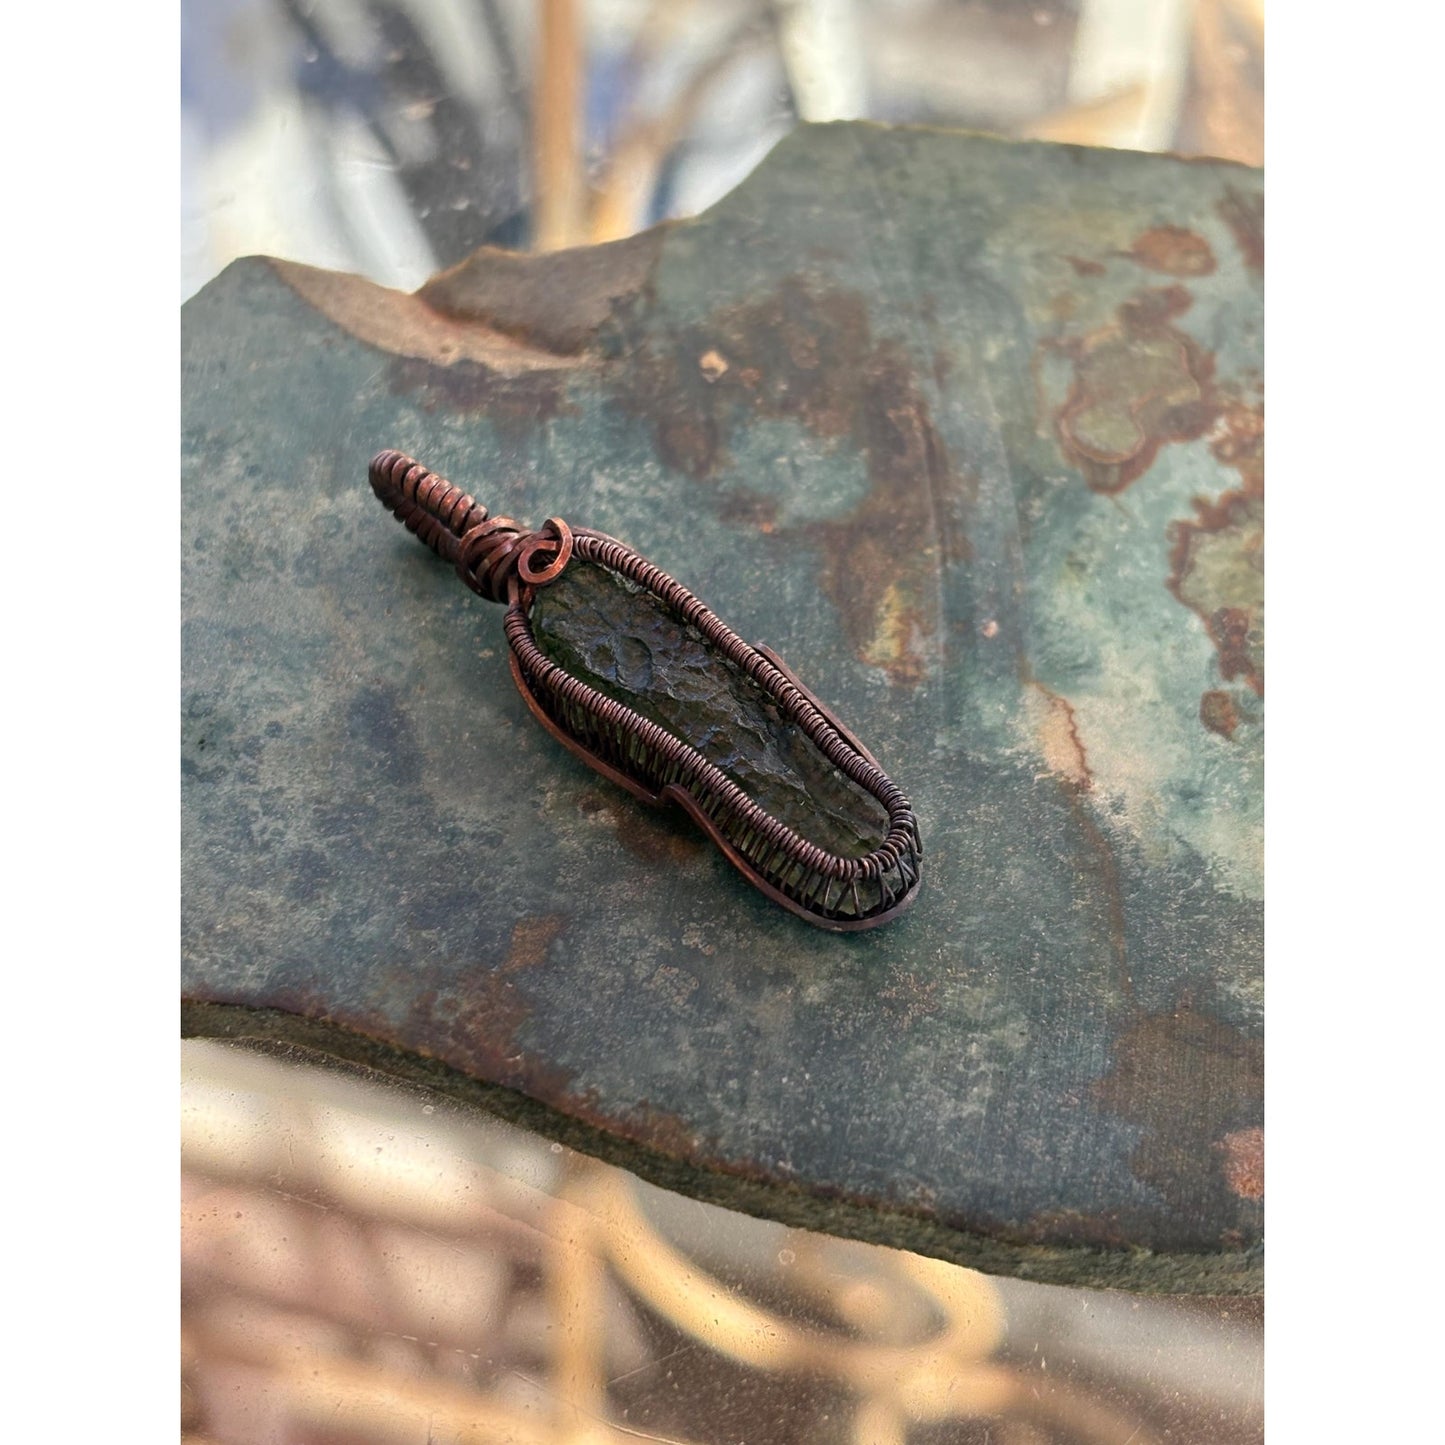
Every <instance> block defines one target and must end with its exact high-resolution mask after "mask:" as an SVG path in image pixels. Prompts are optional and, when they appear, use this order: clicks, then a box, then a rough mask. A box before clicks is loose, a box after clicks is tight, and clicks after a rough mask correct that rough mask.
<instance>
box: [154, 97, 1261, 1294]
mask: <svg viewBox="0 0 1445 1445" xmlns="http://www.w3.org/2000/svg"><path fill="white" fill-rule="evenodd" d="M1260 193H1261V181H1260V177H1259V176H1258V174H1257V173H1256V172H1253V171H1249V170H1244V169H1241V168H1239V167H1236V166H1229V165H1223V164H1218V165H1216V164H1200V163H1186V162H1182V161H1178V160H1175V159H1171V158H1163V157H1149V156H1142V155H1133V154H1127V153H1117V152H1103V151H1087V150H1079V149H1074V148H1068V147H1054V146H1045V145H1012V144H1006V143H1002V142H995V141H990V140H986V139H980V138H974V137H966V136H959V135H950V134H943V133H934V132H927V131H890V130H887V129H882V128H878V127H873V126H866V125H845V126H828V127H818V128H806V129H804V130H801V131H799V132H797V133H795V134H794V135H793V136H792V137H791V138H790V139H788V140H787V141H785V142H784V143H783V144H782V145H781V146H780V147H779V148H778V150H776V151H775V152H774V153H773V155H772V156H771V157H770V158H769V159H768V161H767V162H765V163H764V165H763V166H762V167H761V169H760V170H759V171H758V172H757V173H756V174H755V175H754V176H753V177H752V178H751V179H750V180H749V181H748V182H747V183H746V184H745V185H744V186H743V187H741V188H740V189H739V190H738V191H737V192H735V193H734V194H733V195H732V196H730V197H729V198H728V199H727V200H725V201H724V202H723V203H721V204H720V205H719V206H717V207H715V208H714V209H713V210H712V211H710V212H708V213H707V214H706V215H704V216H703V217H701V218H699V219H698V220H697V221H694V222H689V223H686V224H679V225H673V226H669V227H666V228H662V229H660V230H658V231H654V232H652V233H649V234H648V235H646V236H643V237H639V238H637V239H636V240H634V241H629V242H623V243H619V244H618V245H616V246H613V247H606V248H599V249H597V250H595V251H591V252H585V253H577V254H575V255H567V254H563V255H559V256H552V257H548V258H547V259H546V260H545V261H539V262H537V263H535V264H536V266H537V267H538V268H542V267H545V268H546V270H545V275H544V274H543V271H542V270H541V269H538V270H537V271H536V272H535V273H530V272H529V269H528V268H529V265H531V264H532V263H528V262H525V261H522V260H519V258H516V257H512V256H506V257H502V256H498V255H489V254H486V253H479V254H478V255H477V256H476V257H474V258H473V259H471V260H470V261H468V262H466V263H464V264H463V265H462V266H461V267H459V268H458V269H457V270H455V271H453V272H451V273H449V274H448V275H446V276H444V277H442V278H439V279H438V280H437V281H434V282H433V283H431V284H430V285H429V286H428V287H427V288H424V290H423V291H422V292H421V293H419V294H418V296H416V297H407V296H400V295H397V294H395V293H387V292H383V291H380V290H378V289H377V288H375V287H372V286H370V285H369V284H368V283H366V282H364V281H360V280H356V279H353V278H342V277H335V276H328V275H325V274H322V273H317V272H311V271H307V270H305V269H304V268H299V267H296V266H292V265H286V264H282V263H273V262H266V261H259V260H258V261H248V262H243V263H239V264H237V265H236V266H233V267H232V268H231V269H230V270H229V271H227V272H226V273H225V274H224V275H223V276H222V277H221V278H219V279H218V280H217V281H216V282H214V283H213V284H212V285H211V286H209V287H208V288H207V289H206V290H205V291H204V292H202V293H201V295H199V296H198V297H196V298H195V299H194V300H193V301H192V302H190V303H189V304H188V305H187V307H186V309H185V313H184V384H185V395H184V422H185V440H184V489H185V490H184V507H183V518H184V522H183V529H184V618H185V637H184V654H183V656H184V663H183V667H184V698H183V766H184V769H185V781H184V788H183V814H184V815H183V826H184V880H183V884H184V903H183V949H184V971H183V972H184V976H183V990H184V996H185V999H186V1000H187V1006H186V1014H185V1021H186V1027H187V1028H188V1029H189V1030H191V1031H193V1032H202V1033H223V1032H230V1033H240V1034H250V1035H254V1036H258V1037H267V1038H273V1039H281V1040H301V1041H305V1042H308V1043H312V1044H319V1045H321V1046H322V1047H325V1048H329V1049H331V1050H332V1051H333V1052H338V1053H344V1054H347V1055H349V1056H351V1057H354V1058H362V1059H365V1060H367V1061H369V1062H372V1063H374V1064H377V1065H378V1066H380V1067H384V1068H386V1069H388V1070H390V1071H393V1072H398V1073H411V1074H424V1075H425V1076H426V1077H428V1078H429V1079H431V1080H432V1081H433V1082H441V1083H443V1084H444V1085H445V1086H447V1087H449V1088H451V1089H452V1090H453V1091H454V1092H456V1093H458V1094H460V1095H464V1096H468V1097H473V1098H476V1099H478V1100H479V1101H481V1102H483V1103H485V1104H487V1105H488V1106H489V1107H492V1108H495V1109H500V1110H501V1111H503V1112H504V1113H507V1114H509V1115H510V1116H511V1117H514V1118H518V1119H522V1120H524V1121H525V1122H527V1123H529V1124H531V1125H533V1126H534V1127H538V1128H541V1129H543V1130H548V1131H551V1132H552V1133H553V1134H554V1135H555V1136H557V1137H559V1138H565V1139H567V1140H568V1141H569V1142H572V1143H576V1144H579V1145H580V1146H581V1147H584V1148H588V1149H591V1150H593V1151H594V1152H598V1153H602V1154H606V1155H607V1156H608V1157H610V1158H613V1159H619V1160H621V1161H622V1162H625V1163H627V1164H629V1165H630V1166H631V1167H633V1168H635V1169H637V1170H638V1171H639V1172H641V1173H644V1174H646V1175H648V1176H649V1177H651V1178H653V1179H656V1180H658V1181H659V1182H662V1183H665V1184H667V1185H669V1186H671V1187H673V1188H677V1189H682V1190H685V1191H690V1192H692V1193H694V1194H697V1195H700V1196H705V1197H708V1198H712V1199H720V1200H722V1201H724V1202H728V1203H732V1204H735V1205H737V1206H738V1207H742V1208H747V1209H752V1210H755V1211H757V1212H761V1213H767V1214H772V1215H775V1216H778V1217H782V1218H786V1219H788V1220H789V1221H792V1222H796V1223H802V1224H806V1225H810V1226H813V1227H817V1228H822V1229H827V1230H830V1231H832V1232H835V1233H841V1234H851V1235H856V1236H861V1237H866V1238H870V1239H875V1240H881V1241H884V1242H887V1243H891V1244H896V1245H899V1246H903V1247H907V1248H912V1249H917V1250H921V1251H924V1252H927V1253H932V1254H936V1255H940V1256H944V1257H947V1258H951V1259H955V1260H959V1261H963V1262H967V1263H974V1264H978V1265H980V1266H981V1267H984V1268H988V1269H992V1270H995V1271H999V1272H1004V1273H1012V1274H1019V1275H1030V1276H1032V1277H1034V1278H1038V1279H1051V1280H1059V1281H1075V1282H1082V1283H1096V1284H1117V1285H1121V1286H1125V1287H1130V1288H1139V1289H1180V1290H1211V1291H1216V1292H1222V1291H1243V1292H1248V1291H1253V1290H1255V1289H1257V1288H1258V1287H1259V1283H1260V1277H1261V1249H1262V1217H1263V1216H1262V1211H1263V1202H1262V1195H1263V1183H1262V1166H1261V1157H1262V1143H1263V1134H1262V1105H1261V1089H1262V1042H1261V1038H1262V1033H1261V1030H1262V982H1261V952H1262V902H1261V863H1260V852H1261V814H1262V798H1261V767H1262V748H1263V742H1262V729H1263V690H1264V666H1263V621H1264V619H1263V591H1262V537H1263V473H1262V461H1261V458H1262V434H1263V421H1262V417H1263V403H1262V393H1261V382H1260V363H1261V308H1260V288H1261V276H1260V266H1261V252H1260V246H1259V234H1260ZM383 446H396V447H400V448H401V449H403V450H405V451H409V452H412V453H413V454H416V455H420V456H424V457H425V458H426V459H427V460H428V462H429V463H430V464H431V465H433V466H434V467H436V468H437V469H438V470H439V471H441V472H443V473H444V474H446V475H448V476H450V477H451V478H452V479H453V480H455V481H457V482H459V483H461V484H462V485H464V486H466V487H467V488H468V489H469V490H471V491H472V492H474V493H475V494H476V495H477V497H478V499H479V500H481V501H482V502H484V503H486V504H487V505H489V506H491V507H492V508H493V510H494V511H498V512H506V513H508V514H509V515H512V516H515V517H518V518H521V519H523V520H525V521H529V522H532V523H537V522H540V521H541V519H542V518H543V517H546V516H549V515H556V514H560V515H562V516H565V517H568V518H569V519H571V520H573V521H574V522H577V523H580V524H583V525H587V526H591V527H595V528H598V529H600V530H602V531H606V532H609V533H611V534H612V535H614V536H618V537H622V538H624V539H626V540H627V541H628V542H630V543H631V544H632V545H633V546H635V547H636V548H637V549H638V550H640V551H641V552H643V553H644V554H645V555H647V556H648V557H650V558H652V559H653V560H654V561H656V562H657V563H658V564H659V565H661V566H663V567H665V568H666V569H667V570H668V571H670V572H671V573H672V574H673V575H674V576H676V577H677V578H678V579H679V580H681V581H682V582H684V583H685V584H686V585H688V586H690V587H692V588H693V589H694V590H695V591H697V592H698V593H699V594H700V595H702V596H704V597H705V598H706V599H707V600H708V602H709V603H710V604H711V605H712V606H713V607H714V608H716V610H717V611H718V612H719V613H720V614H721V615H722V616H723V617H724V618H725V619H726V620H727V621H728V622H729V623H731V624H732V625H733V626H734V627H736V628H737V630H738V631H739V632H740V633H742V634H743V635H744V636H746V637H748V638H750V639H754V640H757V641H760V642H766V643H768V644H769V645H771V646H772V647H773V648H775V649H776V650H777V651H778V652H779V653H780V654H781V655H782V656H783V657H784V658H786V659H787V660H788V662H789V663H790V664H791V665H792V666H793V667H794V668H795V669H796V670H797V671H798V673H799V674H800V676H801V677H802V679H803V680H804V681H805V682H806V683H807V684H808V685H809V686H810V687H811V688H812V689H813V690H814V691H815V692H816V693H817V694H818V695H819V696H820V697H821V698H822V699H823V700H824V701H825V702H826V703H827V704H828V705H829V706H831V707H833V708H835V709H836V711H837V712H838V714H839V716H840V717H841V718H842V719H843V720H844V721H845V722H846V723H848V724H849V725H850V726H851V727H852V728H853V729H854V730H855V731H856V732H857V733H858V734H859V735H860V736H863V737H866V738H867V739H868V741H869V743H870V745H871V746H872V747H873V749H874V751H875V752H877V754H878V756H879V761H880V762H881V763H882V764H883V765H884V767H885V768H887V770H888V771H889V773H890V774H891V775H892V776H894V777H896V778H897V779H898V781H899V782H900V783H901V784H902V785H903V786H904V788H905V789H906V790H907V791H908V792H909V794H910V796H911V797H912V799H913V801H914V805H915V808H916V810H917V812H918V815H919V819H920V823H921V825H922V829H923V835H924V843H925V849H926V854H925V859H924V864H925V870H926V872H925V882H924V886H923V889H922V892H921V894H920V896H919V899H918V901H917V903H916V905H915V907H914V908H913V910H912V911H911V912H910V913H909V914H907V915H906V916H904V917H903V918H901V919H900V920H898V921H896V922H894V923H892V924H890V925H889V926H887V927H885V928H883V929H881V930H879V931H878V932H876V933H873V934H868V935H853V936H847V935H844V936H837V935H828V934H821V933H818V932H817V931H816V930H813V929H809V928H807V927H806V926H804V925H803V924H801V923H799V922H798V921H797V920H796V919H793V918H791V917H789V916H788V915H787V914H785V913H783V912H781V911H780V910H778V909H776V908H774V907H772V906H771V905H770V904H769V903H768V902H767V901H766V900H765V899H763V898H761V897H759V896H757V895H755V894H754V893H753V892H752V890H751V889H749V888H748V887H747V886H746V884H745V883H744V882H742V880H741V879H739V878H738V877H736V875H734V873H733V871H732V870H731V869H730V868H729V867H728V865H727V864H726V862H725V861H724V860H723V859H722V858H721V857H719V856H718V855H717V853H716V852H715V850H713V849H711V848H709V847H706V846H704V845H703V844H702V842H701V841H700V839H699V838H698V837H697V836H696V835H695V833H694V832H693V831H691V829H690V827H689V826H688V825H687V824H686V822H684V821H679V820H677V819H675V818H671V817H669V816H666V815H661V814H650V813H647V812H645V811H644V810H642V809H641V808H640V806H639V805H638V804H637V803H636V802H635V801H634V800H633V799H632V798H630V797H628V796H626V795H624V794H623V793H622V792H621V791H620V790H617V789H614V788H613V787H612V786H611V785H609V784H607V783H606V782H603V781H600V780H599V779H597V778H596V777H595V776H594V775H592V774H591V773H590V772H588V771H587V770H586V769H585V768H584V767H583V766H582V764H581V763H579V762H577V761H576V760H575V759H573V758H572V757H570V756H569V755H568V754H567V753H565V752H564V751H563V750H562V749H561V748H560V747H559V746H558V745H557V744H556V743H555V742H554V741H553V740H552V739H551V738H549V737H547V736H546V735H544V734H543V733H542V732H541V731H540V730H539V729H538V728H536V726H535V725H534V724H533V722H532V720H531V719H530V717H529V716H528V715H527V713H526V709H525V705H524V704H523V702H522V700H521V699H520V698H519V697H518V695H517V693H516V691H515V689H514V688H513V686H512V684H511V681H510V678H509V676H508V674H507V663H506V647H505V644H504V642H503V640H502V638H501V635H500V627H499V618H498V615H497V613H496V611H495V609H491V608H489V607H488V606H487V605H486V604H485V603H483V602H481V601H479V600H478V599H476V598H474V597H472V596H471V595H470V594H468V593H467V592H466V591H465V590H464V589H462V588H461V587H460V586H459V585H458V584H457V581H456V578H455V576H454V574H453V573H452V572H451V570H450V569H449V568H447V567H445V566H443V565H441V564H439V563H438V562H437V561H436V559H435V558H432V557H431V556H430V555H429V554H427V553H426V552H425V551H424V550H423V549H421V548H419V547H418V546H417V545H416V543H415V542H414V541H413V540H412V539H410V538H409V537H407V536H406V535H405V533H403V532H402V531H401V530H400V529H399V528H397V527H396V526H395V525H394V524H392V523H391V522H390V521H389V519H388V518H387V517H386V516H385V515H384V513H382V511H381V510H380V508H379V507H378V506H377V504H376V502H375V500H374V498H373V497H372V496H371V492H370V489H369V487H368V485H367V481H366V475H365V471H366V463H367V460H368V459H369V458H370V456H371V455H372V454H373V453H374V452H375V451H377V450H378V449H380V448H381V447H383Z"/></svg>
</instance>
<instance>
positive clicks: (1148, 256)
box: [1125, 226, 1215, 276]
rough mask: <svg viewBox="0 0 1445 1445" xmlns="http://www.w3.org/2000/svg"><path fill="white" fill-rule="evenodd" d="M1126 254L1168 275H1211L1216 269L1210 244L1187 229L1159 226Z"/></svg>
mask: <svg viewBox="0 0 1445 1445" xmlns="http://www.w3.org/2000/svg"><path fill="white" fill-rule="evenodd" d="M1125 254H1126V255H1127V256H1129V258H1130V259H1131V260H1134V261H1137V262H1138V263H1139V265H1141V266H1145V267H1147V268H1148V269H1149V270H1151V271H1162V272H1164V274H1165V275H1167V276H1208V275H1209V274H1210V273H1211V272H1212V271H1213V270H1214V269H1215V260H1214V252H1213V251H1211V250H1210V249H1209V242H1208V241H1206V240H1205V239H1204V237H1203V236H1197V235H1195V233H1194V232H1193V231H1187V230H1185V229H1184V227H1183V226H1155V227H1154V228H1153V229H1152V230H1148V231H1145V232H1144V233H1143V234H1142V235H1141V236H1139V237H1138V238H1137V239H1136V240H1135V242H1134V245H1133V246H1132V247H1131V248H1130V250H1129V251H1127V252H1126V253H1125Z"/></svg>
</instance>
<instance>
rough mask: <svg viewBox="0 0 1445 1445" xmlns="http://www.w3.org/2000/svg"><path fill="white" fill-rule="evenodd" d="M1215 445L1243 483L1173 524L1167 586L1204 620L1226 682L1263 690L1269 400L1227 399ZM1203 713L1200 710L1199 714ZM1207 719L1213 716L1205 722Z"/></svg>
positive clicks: (1217, 454) (1200, 501)
mask: <svg viewBox="0 0 1445 1445" xmlns="http://www.w3.org/2000/svg"><path fill="white" fill-rule="evenodd" d="M1219 421H1220V430H1219V433H1218V435H1217V436H1216V437H1215V440H1214V441H1213V443H1212V445H1211V448H1210V449H1211V451H1212V452H1213V453H1214V455H1215V457H1217V458H1218V459H1219V460H1220V461H1221V462H1223V463H1224V464H1225V465H1227V466H1232V467H1234V468H1235V469H1236V470H1237V471H1238V472H1239V475H1240V481H1241V486H1240V487H1239V488H1238V489H1236V490H1233V491H1228V492H1225V493H1224V494H1223V495H1221V496H1220V497H1217V498H1216V499H1215V500H1213V501H1209V500H1207V499H1203V498H1201V499H1197V500H1196V501H1195V503H1194V512H1195V515H1194V516H1193V517H1192V518H1191V519H1189V520H1187V521H1178V522H1174V523H1173V524H1172V525H1171V526H1170V529H1169V542H1170V553H1169V560H1170V573H1169V581H1168V586H1169V590H1170V591H1171V592H1172V593H1173V594H1174V595H1175V597H1176V598H1178V599H1179V601H1180V602H1182V603H1183V604H1184V605H1185V606H1186V607H1188V608H1189V609H1190V610H1191V611H1192V612H1194V613H1195V614H1197V616H1198V617H1199V618H1200V619H1201V621H1202V622H1203V623H1204V626H1205V629H1206V630H1207V632H1208V633H1209V637H1210V640H1211V641H1212V642H1213V643H1214V646H1215V648H1216V650H1217V651H1218V653H1219V670H1220V674H1221V676H1222V677H1223V678H1224V680H1225V681H1226V682H1232V681H1234V680H1235V679H1236V678H1242V679H1243V680H1244V681H1245V682H1246V683H1247V684H1248V685H1249V687H1250V688H1252V689H1253V690H1254V692H1255V693H1256V694H1258V695H1259V696H1261V697H1262V696H1263V695H1264V408H1263V406H1262V405H1259V406H1250V405H1247V404H1246V403H1244V402H1242V401H1239V400H1237V399H1234V398H1231V399H1228V400H1227V401H1225V402H1224V403H1223V405H1222V408H1221V413H1220V418H1219ZM1201 715H1202V714H1201ZM1206 726H1208V723H1207V722H1206Z"/></svg>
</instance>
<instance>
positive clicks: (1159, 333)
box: [1045, 286, 1218, 494]
mask: <svg viewBox="0 0 1445 1445" xmlns="http://www.w3.org/2000/svg"><path fill="white" fill-rule="evenodd" d="M1190 305H1191V299H1190V296H1189V293H1188V291H1186V290H1185V289H1184V288H1183V287H1182V286H1168V287H1164V288H1161V289H1154V290H1147V291H1142V292H1139V293H1137V294H1136V295H1134V296H1133V297H1131V298H1130V299H1129V300H1127V301H1125V302H1124V303H1123V304H1122V305H1121V306H1120V307H1119V308H1118V311H1117V313H1116V318H1117V319H1116V324H1114V325H1111V326H1106V327H1103V328H1102V329H1100V330H1098V331H1095V332H1092V333H1090V334H1089V335H1087V336H1084V337H1082V338H1077V339H1073V340H1064V341H1052V342H1046V343H1045V345H1047V346H1049V347H1050V348H1052V349H1054V350H1057V351H1061V352H1062V353H1063V354H1065V355H1066V356H1068V357H1069V358H1070V359H1071V360H1072V361H1073V363H1074V380H1073V384H1072V386H1071V387H1070V389H1069V394H1068V397H1067V398H1066V399H1065V401H1064V404H1063V406H1062V407H1061V408H1060V410H1059V412H1058V415H1057V417H1056V418H1055V430H1056V433H1057V435H1058V438H1059V442H1060V445H1061V446H1062V448H1063V451H1064V454H1065V456H1066V457H1067V458H1068V459H1069V461H1070V462H1072V463H1073V464H1074V465H1075V466H1076V467H1078V468H1079V470H1080V471H1081V472H1082V473H1083V474H1084V480H1085V481H1086V482H1087V483H1088V484H1089V486H1090V487H1092V488H1093V489H1094V490H1095V491H1096V492H1103V493H1106V494H1113V493H1116V492H1121V491H1123V490H1124V488H1125V487H1127V486H1128V485H1129V484H1130V483H1131V482H1134V481H1137V480H1138V479H1139V478H1140V477H1141V476H1143V475H1144V473H1145V472H1146V471H1148V470H1149V468H1150V466H1152V465H1153V462H1154V458H1155V457H1156V456H1157V455H1158V454H1159V449H1160V448H1161V447H1163V446H1165V445H1166V444H1167V443H1169V442H1182V441H1192V440H1194V439H1195V438H1197V437H1202V436H1204V435H1206V434H1207V433H1208V431H1209V430H1210V428H1211V427H1212V426H1213V425H1214V423H1215V420H1216V418H1217V416H1218V402H1217V400H1216V397H1215V393H1214V358H1213V356H1211V355H1210V353H1208V352H1207V351H1205V350H1204V348H1203V347H1201V346H1200V345H1199V344H1198V343H1197V342H1196V341H1195V340H1194V339H1193V338H1192V337H1190V336H1188V335H1186V334H1185V333H1184V332H1183V331H1180V330H1179V329H1178V328H1177V327H1176V326H1174V324H1173V323H1174V321H1175V320H1176V319H1177V318H1178V317H1179V316H1182V315H1183V314H1184V312H1186V311H1187V310H1188V309H1189V307H1190Z"/></svg>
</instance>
